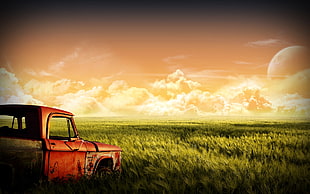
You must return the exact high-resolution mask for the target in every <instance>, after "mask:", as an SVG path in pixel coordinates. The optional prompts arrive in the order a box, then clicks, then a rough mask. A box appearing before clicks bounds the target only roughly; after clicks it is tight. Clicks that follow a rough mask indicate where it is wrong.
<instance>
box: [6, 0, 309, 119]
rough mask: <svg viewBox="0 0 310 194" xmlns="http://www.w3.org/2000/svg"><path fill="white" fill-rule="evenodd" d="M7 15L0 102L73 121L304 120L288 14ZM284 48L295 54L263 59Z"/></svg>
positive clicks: (293, 19)
mask: <svg viewBox="0 0 310 194" xmlns="http://www.w3.org/2000/svg"><path fill="white" fill-rule="evenodd" d="M257 7H258V8H257ZM11 9H13V10H14V11H15V12H13V13H14V14H13V15H14V16H13V15H11V14H9V13H3V14H4V15H5V14H6V15H5V16H7V17H8V18H9V19H8V21H6V22H5V23H3V24H2V26H4V27H5V30H4V33H3V34H2V35H1V36H2V37H1V40H3V41H2V42H3V43H2V44H1V63H0V67H1V69H0V75H1V78H0V79H1V83H0V91H1V96H0V103H1V104H7V103H24V104H39V105H47V106H53V107H58V108H62V109H65V110H68V111H72V112H73V113H75V114H76V115H79V116H131V115H138V116H140V115H141V116H183V115H184V116H186V115H191V116H207V115H253V114H261V115H291V116H309V115H310V92H309V91H310V90H309V83H310V59H309V56H310V52H309V42H308V41H309V40H308V34H307V30H308V29H306V28H305V27H304V26H307V25H305V21H303V20H302V19H303V17H302V16H301V15H298V14H297V11H296V12H292V13H290V14H289V13H287V12H286V11H287V9H288V7H280V8H279V10H275V9H272V6H271V8H266V7H264V6H261V7H259V6H257V5H255V6H254V5H253V6H250V5H244V6H240V5H238V6H237V5H236V6H231V5H227V6H224V5H223V6H219V5H215V4H203V5H192V6H189V7H187V6H186V5H184V4H182V5H180V6H172V5H170V4H168V5H166V4H165V5H160V6H154V7H152V6H151V5H139V6H129V5H123V6H117V5H114V4H113V5H112V4H109V5H102V4H100V5H98V6H97V5H91V4H90V5H88V6H86V7H83V6H82V5H78V6H76V7H74V6H73V7H71V6H68V5H67V4H66V5H53V6H52V7H51V8H48V7H47V6H46V7H40V6H37V7H36V6H34V7H32V8H31V9H30V8H29V7H27V6H25V7H22V6H21V7H19V8H18V9H17V10H15V7H13V8H11ZM32 9H34V10H35V11H33V10H32ZM10 11H11V10H10ZM8 12H9V11H8ZM1 21H2V20H1ZM292 46H298V48H301V50H302V52H304V53H303V54H302V55H299V54H298V53H297V54H296V53H295V51H294V52H293V51H292V52H290V53H287V54H285V57H287V58H289V59H290V61H289V62H285V61H284V59H282V58H277V60H275V59H274V60H273V57H274V56H275V55H276V54H277V53H278V52H280V51H281V50H282V49H285V48H287V47H292ZM296 52H298V51H296ZM290 55H292V57H291V56H290ZM295 55H296V56H298V57H297V58H296V57H294V56H295ZM291 59H292V60H291ZM272 60H273V62H275V61H276V62H277V63H279V64H285V65H286V66H285V68H286V70H283V72H285V73H284V74H283V73H282V70H281V72H279V74H281V76H277V77H275V76H270V73H269V74H268V68H269V69H272V72H273V73H274V74H276V72H277V70H276V69H277V68H278V66H276V65H274V64H273V66H272V68H271V67H270V64H271V63H270V62H271V61H272ZM299 61H302V65H300V66H298V64H297V63H299ZM296 66H298V68H295V67H296ZM290 69H293V70H290ZM287 72H288V73H287Z"/></svg>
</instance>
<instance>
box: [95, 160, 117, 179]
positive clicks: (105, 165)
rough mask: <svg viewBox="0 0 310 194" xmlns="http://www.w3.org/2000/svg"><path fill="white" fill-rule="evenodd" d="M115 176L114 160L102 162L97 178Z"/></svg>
mask: <svg viewBox="0 0 310 194" xmlns="http://www.w3.org/2000/svg"><path fill="white" fill-rule="evenodd" d="M111 174H113V161H112V159H104V160H102V161H100V163H99V165H98V167H97V169H96V176H99V177H103V176H106V175H111Z"/></svg>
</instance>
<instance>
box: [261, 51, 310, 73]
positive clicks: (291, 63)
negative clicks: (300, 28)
mask: <svg viewBox="0 0 310 194" xmlns="http://www.w3.org/2000/svg"><path fill="white" fill-rule="evenodd" d="M309 68H310V50H309V49H308V48H307V47H304V46H289V47H286V48H284V49H282V50H280V51H279V52H278V53H277V54H276V55H275V56H274V57H273V58H272V59H271V61H270V63H269V66H268V71H267V75H268V77H269V78H285V77H288V76H291V75H294V74H296V73H298V72H301V71H303V70H305V69H309Z"/></svg>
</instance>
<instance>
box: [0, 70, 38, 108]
mask: <svg viewBox="0 0 310 194" xmlns="http://www.w3.org/2000/svg"><path fill="white" fill-rule="evenodd" d="M0 103H1V104H9V103H24V104H43V103H42V102H41V101H40V100H37V99H35V98H33V97H32V95H30V94H29V93H26V92H25V91H24V89H23V88H22V86H21V85H20V84H19V81H18V79H17V78H16V76H15V74H13V73H10V72H8V71H7V70H6V69H5V68H0Z"/></svg>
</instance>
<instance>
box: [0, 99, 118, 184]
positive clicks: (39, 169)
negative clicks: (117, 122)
mask: <svg viewBox="0 0 310 194" xmlns="http://www.w3.org/2000/svg"><path fill="white" fill-rule="evenodd" d="M121 151H122V150H121V148H120V147H118V146H114V145H108V144H104V143H99V142H92V141H87V140H83V139H82V138H81V137H80V136H79V133H78V130H77V127H76V125H75V122H74V115H73V114H72V113H71V112H68V111H64V110H60V109H56V108H51V107H45V106H34V105H0V170H1V175H0V176H1V180H5V181H3V182H2V183H1V187H8V186H12V185H22V186H24V185H27V184H30V183H32V182H34V181H38V180H42V179H43V180H68V179H79V178H80V177H82V176H92V175H94V174H99V173H102V172H104V171H107V170H108V171H118V172H119V171H120V170H121Z"/></svg>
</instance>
